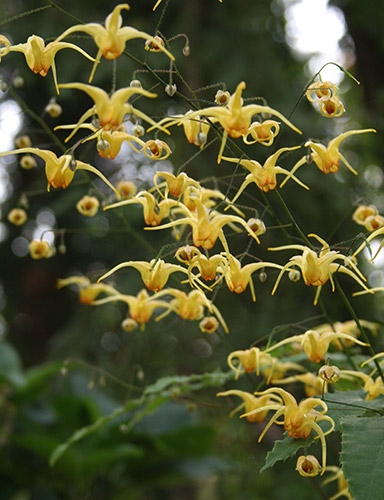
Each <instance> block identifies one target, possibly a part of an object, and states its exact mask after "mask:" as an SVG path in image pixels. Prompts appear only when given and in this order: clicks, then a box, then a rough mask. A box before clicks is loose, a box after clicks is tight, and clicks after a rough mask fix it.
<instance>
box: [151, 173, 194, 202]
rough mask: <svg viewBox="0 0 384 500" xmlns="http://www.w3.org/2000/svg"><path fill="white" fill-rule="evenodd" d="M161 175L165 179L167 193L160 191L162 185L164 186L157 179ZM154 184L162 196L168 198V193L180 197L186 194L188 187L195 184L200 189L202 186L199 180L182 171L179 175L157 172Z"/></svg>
mask: <svg viewBox="0 0 384 500" xmlns="http://www.w3.org/2000/svg"><path fill="white" fill-rule="evenodd" d="M159 177H162V178H163V179H165V183H164V184H165V186H166V188H165V194H163V193H162V192H161V191H160V187H162V185H159V184H158V183H157V179H158V178H159ZM153 184H154V185H155V188H156V190H157V192H158V193H159V194H160V196H161V197H162V198H168V194H170V195H171V196H173V197H175V198H180V197H181V196H182V195H183V194H184V192H185V190H186V189H187V187H189V186H195V187H196V188H197V189H200V187H201V186H200V184H199V183H198V182H197V181H195V180H194V179H192V178H191V177H188V175H187V174H186V173H185V172H181V173H180V174H179V175H177V176H176V175H174V174H172V173H171V172H156V174H155V175H154V177H153Z"/></svg>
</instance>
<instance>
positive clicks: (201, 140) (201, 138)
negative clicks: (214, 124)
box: [195, 132, 208, 146]
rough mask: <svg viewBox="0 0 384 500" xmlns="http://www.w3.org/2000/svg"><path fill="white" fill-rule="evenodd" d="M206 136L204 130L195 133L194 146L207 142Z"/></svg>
mask: <svg viewBox="0 0 384 500" xmlns="http://www.w3.org/2000/svg"><path fill="white" fill-rule="evenodd" d="M207 138H208V137H207V134H205V133H204V132H199V133H198V134H197V135H196V139H195V144H196V146H204V144H205V143H206V142H207Z"/></svg>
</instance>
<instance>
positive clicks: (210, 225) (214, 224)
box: [145, 197, 260, 250]
mask: <svg viewBox="0 0 384 500" xmlns="http://www.w3.org/2000/svg"><path fill="white" fill-rule="evenodd" d="M163 201H165V200H163ZM194 203H195V207H196V212H191V211H190V210H189V209H188V208H187V207H186V206H185V205H184V204H183V203H179V207H180V208H182V209H183V212H184V213H186V217H181V218H180V219H177V220H175V221H172V222H168V223H167V224H163V225H162V226H157V227H146V228H145V229H148V230H151V229H165V228H168V227H175V226H179V225H184V224H188V225H189V226H191V227H192V238H193V244H194V245H195V246H196V247H200V246H201V247H202V248H205V249H206V250H209V249H211V248H212V247H213V246H214V244H215V243H216V240H217V239H218V238H220V239H221V241H222V242H224V241H225V236H224V232H223V227H224V226H225V225H227V224H230V223H236V224H240V225H241V226H243V228H244V229H245V230H246V231H247V233H248V234H249V235H250V236H251V237H252V238H254V239H255V240H256V241H257V242H258V243H260V240H259V238H258V237H257V236H256V234H255V232H254V231H252V230H251V228H250V227H249V226H248V224H247V223H246V222H245V221H244V219H242V218H241V217H239V216H237V215H225V214H220V213H218V212H215V211H210V210H209V209H207V207H206V206H205V205H204V204H203V202H202V201H201V199H199V198H197V197H196V198H195V200H194ZM223 245H225V243H223Z"/></svg>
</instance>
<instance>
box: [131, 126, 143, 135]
mask: <svg viewBox="0 0 384 500" xmlns="http://www.w3.org/2000/svg"><path fill="white" fill-rule="evenodd" d="M132 134H133V135H134V136H135V137H143V135H144V134H145V129H144V127H143V126H142V125H139V124H136V125H134V126H133V127H132Z"/></svg>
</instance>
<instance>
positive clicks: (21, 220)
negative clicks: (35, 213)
mask: <svg viewBox="0 0 384 500" xmlns="http://www.w3.org/2000/svg"><path fill="white" fill-rule="evenodd" d="M7 218H8V220H9V222H10V223H11V224H14V225H15V226H22V225H23V224H25V223H26V222H27V219H28V216H27V212H26V211H25V210H24V209H23V208H13V209H12V210H11V211H10V212H9V214H8V217H7Z"/></svg>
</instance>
